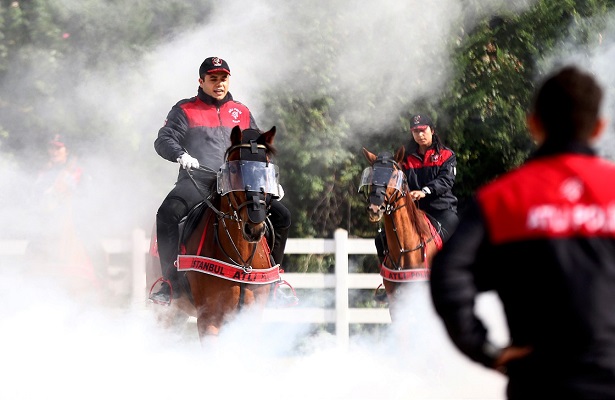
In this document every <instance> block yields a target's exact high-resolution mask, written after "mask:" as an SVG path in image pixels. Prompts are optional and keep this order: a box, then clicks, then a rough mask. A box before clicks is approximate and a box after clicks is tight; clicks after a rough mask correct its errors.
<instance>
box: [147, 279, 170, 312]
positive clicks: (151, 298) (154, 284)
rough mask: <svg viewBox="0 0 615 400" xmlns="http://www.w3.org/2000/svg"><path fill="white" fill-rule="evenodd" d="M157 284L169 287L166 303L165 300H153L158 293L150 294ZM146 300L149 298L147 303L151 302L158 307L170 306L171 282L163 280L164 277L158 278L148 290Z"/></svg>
mask: <svg viewBox="0 0 615 400" xmlns="http://www.w3.org/2000/svg"><path fill="white" fill-rule="evenodd" d="M158 282H162V283H166V284H167V285H169V300H168V301H166V300H159V299H157V298H155V297H156V295H157V294H159V292H160V291H158V292H156V293H153V294H152V292H153V291H154V287H155V286H156V284H157V283H158ZM161 296H162V295H161ZM148 298H149V301H151V302H152V303H154V304H160V305H163V306H170V305H171V302H172V301H173V285H171V281H170V280H168V279H166V278H164V277H160V278H158V279H157V280H156V282H154V283H153V284H152V287H151V288H150V290H149V296H148Z"/></svg>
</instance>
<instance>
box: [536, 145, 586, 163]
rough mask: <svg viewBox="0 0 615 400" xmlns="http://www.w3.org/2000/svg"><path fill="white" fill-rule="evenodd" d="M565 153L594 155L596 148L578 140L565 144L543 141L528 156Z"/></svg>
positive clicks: (537, 156)
mask: <svg viewBox="0 0 615 400" xmlns="http://www.w3.org/2000/svg"><path fill="white" fill-rule="evenodd" d="M566 153H572V154H586V155H592V156H593V155H596V150H594V149H593V148H591V147H590V146H589V145H587V144H584V143H580V142H570V143H565V144H559V143H549V142H545V143H543V145H542V146H540V147H539V148H538V149H537V150H536V151H535V152H534V153H533V154H532V155H530V157H529V158H530V159H535V158H541V157H548V156H554V155H558V154H566Z"/></svg>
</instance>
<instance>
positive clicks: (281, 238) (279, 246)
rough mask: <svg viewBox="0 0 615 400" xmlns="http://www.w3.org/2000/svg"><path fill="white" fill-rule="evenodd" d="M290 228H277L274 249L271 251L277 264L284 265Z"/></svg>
mask: <svg viewBox="0 0 615 400" xmlns="http://www.w3.org/2000/svg"><path fill="white" fill-rule="evenodd" d="M289 229H290V227H288V228H275V231H274V234H275V241H274V243H273V248H272V249H271V257H273V260H274V262H275V264H279V265H280V266H281V265H282V261H284V250H285V249H286V241H287V240H288V231H289Z"/></svg>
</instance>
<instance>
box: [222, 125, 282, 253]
mask: <svg viewBox="0 0 615 400" xmlns="http://www.w3.org/2000/svg"><path fill="white" fill-rule="evenodd" d="M275 132H276V129H275V126H274V127H272V128H271V129H270V130H269V131H267V132H261V131H259V130H256V129H244V130H243V131H242V130H241V129H240V128H239V127H238V126H236V127H234V128H233V130H232V131H231V146H230V147H229V148H228V149H227V151H226V154H225V162H224V165H223V166H222V167H221V168H220V171H219V172H218V193H219V194H220V195H221V196H222V197H227V198H228V205H229V207H230V208H231V212H232V213H233V215H234V218H235V219H236V220H237V221H238V223H239V224H240V226H241V232H242V235H243V238H244V239H245V240H246V241H248V242H251V243H255V242H258V241H259V240H260V239H261V238H262V237H263V235H264V234H265V231H266V219H267V214H268V211H269V208H270V206H271V201H272V200H273V198H275V197H278V196H279V186H278V175H279V174H278V167H277V166H276V165H274V164H272V163H271V162H270V157H271V156H272V155H275V153H276V149H275V147H274V146H273V138H274V136H275Z"/></svg>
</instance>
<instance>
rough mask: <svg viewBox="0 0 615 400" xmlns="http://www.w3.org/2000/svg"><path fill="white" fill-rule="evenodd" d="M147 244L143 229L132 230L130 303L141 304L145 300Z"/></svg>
mask: <svg viewBox="0 0 615 400" xmlns="http://www.w3.org/2000/svg"><path fill="white" fill-rule="evenodd" d="M146 246H147V240H146V238H145V231H144V230H143V229H135V230H133V231H132V304H141V303H143V302H144V300H145V290H146V288H145V281H146V277H145V253H144V249H145V248H146Z"/></svg>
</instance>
